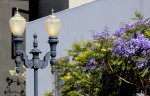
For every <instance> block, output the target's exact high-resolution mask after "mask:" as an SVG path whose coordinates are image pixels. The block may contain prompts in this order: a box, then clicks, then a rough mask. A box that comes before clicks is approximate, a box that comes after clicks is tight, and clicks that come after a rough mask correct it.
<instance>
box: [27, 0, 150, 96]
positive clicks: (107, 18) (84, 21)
mask: <svg viewBox="0 0 150 96" xmlns="http://www.w3.org/2000/svg"><path fill="white" fill-rule="evenodd" d="M148 4H150V1H149V0H132V1H131V0H96V1H94V2H91V3H88V4H85V5H82V6H80V7H76V8H72V9H67V10H64V11H62V12H58V13H57V14H56V15H57V17H58V18H60V20H61V21H62V28H61V32H60V35H59V43H58V46H57V57H56V58H61V57H64V56H66V55H67V54H66V52H65V50H64V49H70V48H71V47H70V45H71V44H72V43H73V42H76V41H81V40H92V33H91V30H94V31H96V32H102V31H103V30H104V29H105V27H106V26H107V27H108V28H109V29H110V30H111V31H112V32H114V31H115V30H117V29H118V28H119V26H120V25H121V23H122V22H124V23H129V22H132V20H131V19H130V18H132V17H134V12H135V11H136V10H139V11H140V12H141V13H143V14H144V15H145V16H146V17H150V12H149V9H150V6H149V5H148ZM47 18H48V17H44V18H40V19H38V20H35V21H32V22H30V23H28V24H27V30H26V36H27V37H26V38H27V39H26V42H27V45H28V46H26V49H27V50H26V52H27V53H29V52H30V50H31V49H32V41H33V34H34V33H37V35H38V42H39V47H38V48H39V49H40V50H41V51H42V52H43V53H42V54H41V55H40V57H41V59H42V57H43V56H44V54H45V53H46V52H48V51H49V50H50V49H49V44H48V43H47V40H48V36H47V33H46V32H45V26H44V22H45V20H46V19H47ZM28 55H29V56H30V58H31V57H32V56H31V55H30V54H28ZM50 71H51V67H50V65H49V66H48V67H47V68H46V69H42V70H39V79H38V80H39V95H40V96H44V95H43V94H44V93H45V92H46V91H48V90H52V89H53V88H54V84H52V82H53V81H54V76H53V75H52V74H51V72H50ZM32 86H33V70H30V69H28V70H27V96H33V87H32Z"/></svg>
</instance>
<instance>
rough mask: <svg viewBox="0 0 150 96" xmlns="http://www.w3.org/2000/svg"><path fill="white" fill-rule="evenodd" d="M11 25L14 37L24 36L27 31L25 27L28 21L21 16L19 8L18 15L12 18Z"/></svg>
mask: <svg viewBox="0 0 150 96" xmlns="http://www.w3.org/2000/svg"><path fill="white" fill-rule="evenodd" d="M9 25H10V29H11V32H12V33H13V35H15V36H22V35H23V33H24V31H25V27H26V20H25V18H24V17H22V16H21V15H20V14H19V12H18V8H17V12H16V14H15V15H14V16H13V17H12V18H10V20H9Z"/></svg>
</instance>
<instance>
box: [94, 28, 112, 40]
mask: <svg viewBox="0 0 150 96" xmlns="http://www.w3.org/2000/svg"><path fill="white" fill-rule="evenodd" d="M108 36H110V32H109V31H108V30H107V29H105V30H104V31H103V32H102V33H97V32H93V39H94V40H98V39H101V38H102V37H108Z"/></svg>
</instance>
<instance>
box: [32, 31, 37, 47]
mask: <svg viewBox="0 0 150 96" xmlns="http://www.w3.org/2000/svg"><path fill="white" fill-rule="evenodd" d="M33 37H34V41H33V47H34V48H37V47H38V42H37V34H36V33H35V34H34V35H33Z"/></svg>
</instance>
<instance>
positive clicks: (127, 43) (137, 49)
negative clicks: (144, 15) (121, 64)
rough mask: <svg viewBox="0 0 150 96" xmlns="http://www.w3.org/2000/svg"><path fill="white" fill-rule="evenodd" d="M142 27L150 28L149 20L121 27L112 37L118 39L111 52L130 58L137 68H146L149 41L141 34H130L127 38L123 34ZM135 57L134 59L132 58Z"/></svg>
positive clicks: (149, 52)
mask: <svg viewBox="0 0 150 96" xmlns="http://www.w3.org/2000/svg"><path fill="white" fill-rule="evenodd" d="M143 25H144V26H150V20H139V21H138V22H133V23H130V24H128V25H126V26H124V27H121V28H120V30H119V31H117V32H116V33H115V34H114V36H116V37H118V38H117V39H116V40H114V44H115V47H114V48H113V52H115V53H117V54H119V55H122V56H124V57H126V58H132V59H131V60H134V62H135V64H136V65H137V66H138V67H139V68H143V67H144V66H146V65H147V64H148V61H149V60H150V58H148V56H150V40H149V39H148V38H146V37H145V35H144V34H142V32H139V33H136V32H132V33H131V34H130V35H131V36H129V38H126V37H125V34H126V33H127V30H128V29H135V28H137V27H139V26H140V27H141V28H142V26H143ZM137 29H138V28H137ZM143 30H144V29H143ZM137 31H139V30H137ZM135 56H136V59H135V58H134V57H135ZM137 57H138V58H143V60H137V59H138V58H137Z"/></svg>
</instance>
